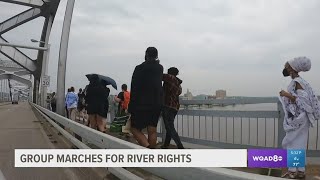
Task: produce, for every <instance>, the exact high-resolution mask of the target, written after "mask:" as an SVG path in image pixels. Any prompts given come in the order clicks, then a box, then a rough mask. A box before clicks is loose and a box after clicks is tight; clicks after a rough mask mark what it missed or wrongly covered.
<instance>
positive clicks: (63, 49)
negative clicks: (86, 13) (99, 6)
mask: <svg viewBox="0 0 320 180" xmlns="http://www.w3.org/2000/svg"><path fill="white" fill-rule="evenodd" d="M74 3H75V0H69V1H68V2H67V7H66V12H65V16H64V22H63V28H62V35H61V42H60V52H59V62H58V77H57V113H58V114H60V115H62V116H63V115H64V114H65V102H64V101H65V98H64V97H65V85H66V84H65V80H66V66H67V54H68V42H69V34H70V27H71V20H72V13H73V8H74Z"/></svg>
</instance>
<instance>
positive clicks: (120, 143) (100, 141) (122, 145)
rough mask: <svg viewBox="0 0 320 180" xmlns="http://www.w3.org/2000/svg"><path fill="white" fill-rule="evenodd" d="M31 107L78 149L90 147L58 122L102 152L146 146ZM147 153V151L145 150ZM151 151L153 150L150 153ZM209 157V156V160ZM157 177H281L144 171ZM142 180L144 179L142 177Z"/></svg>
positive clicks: (227, 172) (222, 171) (115, 171)
mask: <svg viewBox="0 0 320 180" xmlns="http://www.w3.org/2000/svg"><path fill="white" fill-rule="evenodd" d="M31 105H32V106H33V107H34V108H35V109H36V110H37V111H39V112H40V113H41V114H42V116H44V117H45V118H46V119H47V120H48V121H49V122H50V123H52V125H53V126H54V127H55V128H57V130H58V131H59V132H60V133H61V134H63V135H64V136H65V137H66V138H68V139H69V140H70V141H71V142H72V143H73V144H74V145H76V146H77V147H79V148H89V147H87V146H86V145H85V144H83V143H82V142H80V141H79V140H77V139H75V138H74V137H73V136H72V135H71V134H69V133H68V132H67V131H65V130H64V129H62V128H61V127H60V126H59V125H57V124H56V123H59V124H61V125H63V126H64V128H65V129H68V130H70V131H72V132H73V133H75V134H78V135H79V136H81V137H82V139H85V140H86V141H87V142H89V143H90V144H94V145H95V146H97V147H99V148H101V149H142V148H144V147H141V146H138V145H136V144H132V143H130V142H127V141H124V140H121V139H118V138H115V137H113V136H110V135H107V134H104V133H101V132H99V131H96V130H94V129H91V128H89V127H87V126H84V125H82V124H80V123H77V122H75V121H72V120H70V119H67V118H65V117H63V116H60V115H58V114H56V113H53V112H51V111H49V110H47V109H45V108H43V107H41V106H38V105H36V104H32V103H31ZM146 150H148V149H146ZM150 151H152V150H150ZM208 158H210V157H208ZM142 169H143V170H145V171H148V172H150V173H152V174H154V175H157V176H159V177H161V178H163V179H190V180H199V179H221V180H244V179H264V180H275V179H279V178H275V177H268V176H263V175H257V174H251V173H246V172H240V171H236V170H231V169H225V168H152V167H145V168H142ZM108 170H109V171H110V172H111V173H113V174H114V175H116V176H117V177H119V178H120V179H139V177H137V176H136V175H134V174H132V173H130V172H128V171H126V170H125V169H122V168H109V169H108ZM140 179H141V178H140Z"/></svg>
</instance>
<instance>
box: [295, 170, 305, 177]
mask: <svg viewBox="0 0 320 180" xmlns="http://www.w3.org/2000/svg"><path fill="white" fill-rule="evenodd" d="M297 178H299V179H305V178H306V173H305V172H303V171H298V173H297Z"/></svg>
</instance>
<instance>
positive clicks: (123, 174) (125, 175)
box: [0, 107, 142, 180]
mask: <svg viewBox="0 0 320 180" xmlns="http://www.w3.org/2000/svg"><path fill="white" fill-rule="evenodd" d="M35 109H36V110H37V111H38V112H39V113H40V114H41V115H42V116H43V117H44V118H45V119H46V120H47V121H48V122H49V123H50V124H51V125H52V126H53V127H55V128H56V129H57V130H58V131H59V132H60V133H61V134H62V135H63V136H64V137H65V138H67V139H68V140H69V141H70V142H71V143H72V144H74V145H75V146H77V147H78V148H79V149H91V148H90V147H89V146H87V145H85V144H84V143H82V142H81V141H79V140H78V139H76V138H75V137H73V136H72V135H71V134H70V133H68V132H67V131H66V130H64V129H63V128H61V127H60V126H59V125H58V124H56V123H55V122H53V121H52V120H51V119H50V118H49V117H48V116H47V115H46V114H44V112H42V111H41V110H40V109H38V107H35ZM108 170H109V172H111V173H112V174H113V175H115V176H117V177H118V178H120V179H123V180H142V178H140V177H139V176H137V175H135V174H133V173H131V172H129V171H127V170H125V169H123V168H117V167H109V168H108ZM0 175H1V172H0ZM0 180H1V176H0Z"/></svg>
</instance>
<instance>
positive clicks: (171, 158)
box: [20, 154, 192, 163]
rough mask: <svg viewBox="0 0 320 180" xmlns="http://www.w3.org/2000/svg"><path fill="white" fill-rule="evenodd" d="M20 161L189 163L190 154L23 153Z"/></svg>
mask: <svg viewBox="0 0 320 180" xmlns="http://www.w3.org/2000/svg"><path fill="white" fill-rule="evenodd" d="M20 161H21V162H24V163H26V162H29V163H39V162H43V163H50V162H52V161H53V162H58V163H102V162H104V161H105V162H107V163H108V162H113V163H116V162H117V163H119V162H120V163H123V162H127V163H137V162H138V163H141V162H145V163H147V162H151V163H154V162H159V163H171V162H174V163H176V162H180V163H191V161H192V160H191V154H179V155H177V154H173V155H172V154H157V155H154V154H127V155H126V156H125V155H123V154H117V155H116V154H105V158H103V154H71V155H70V154H66V155H64V154H57V155H56V156H54V155H53V154H45V155H44V154H41V155H37V154H35V155H33V154H23V155H21V156H20Z"/></svg>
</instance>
